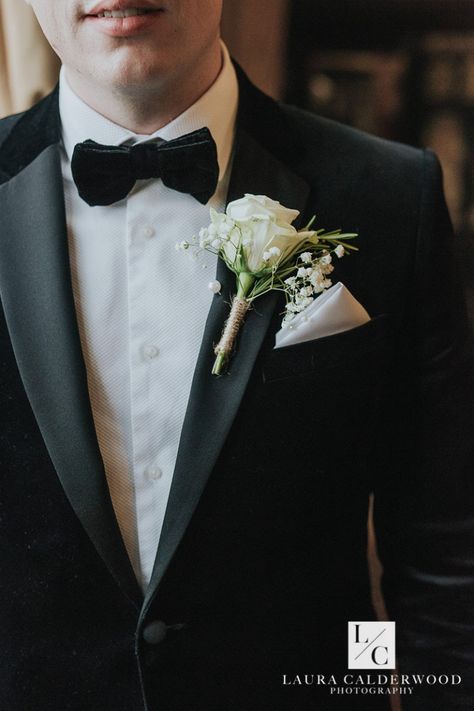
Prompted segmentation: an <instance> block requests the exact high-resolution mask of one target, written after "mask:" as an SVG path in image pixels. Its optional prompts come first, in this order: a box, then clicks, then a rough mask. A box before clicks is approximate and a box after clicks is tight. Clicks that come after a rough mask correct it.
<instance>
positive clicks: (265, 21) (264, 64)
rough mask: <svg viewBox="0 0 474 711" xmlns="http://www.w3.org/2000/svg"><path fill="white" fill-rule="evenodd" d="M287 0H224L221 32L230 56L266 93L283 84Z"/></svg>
mask: <svg viewBox="0 0 474 711" xmlns="http://www.w3.org/2000/svg"><path fill="white" fill-rule="evenodd" d="M289 9H290V3H289V0H259V1H258V2H255V0H224V14H223V18H222V35H223V38H224V40H225V42H226V43H227V46H228V47H229V50H230V52H231V54H232V56H233V57H234V58H235V59H236V60H237V61H238V62H239V63H240V64H241V65H242V67H243V69H244V70H245V71H246V72H247V74H248V75H249V76H250V78H251V79H252V81H253V82H254V83H255V84H256V85H257V86H258V87H259V88H260V89H263V91H265V92H266V93H267V94H270V95H271V96H275V97H280V96H281V95H282V93H283V90H284V85H285V68H286V47H287V38H288V16H289Z"/></svg>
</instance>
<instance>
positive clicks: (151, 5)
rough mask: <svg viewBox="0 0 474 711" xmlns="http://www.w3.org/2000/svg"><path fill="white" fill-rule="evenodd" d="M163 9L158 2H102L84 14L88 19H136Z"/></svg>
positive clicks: (131, 0) (133, 0) (115, 0)
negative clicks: (138, 16)
mask: <svg viewBox="0 0 474 711" xmlns="http://www.w3.org/2000/svg"><path fill="white" fill-rule="evenodd" d="M162 9H163V8H162V7H161V6H160V5H159V4H158V2H157V1H156V0H138V2H137V0H102V2H100V3H97V4H96V5H95V6H94V7H92V8H91V9H87V10H86V11H85V13H84V15H85V16H86V17H104V16H105V17H116V18H118V19H121V18H124V17H135V16H137V15H142V14H146V13H150V12H158V11H160V10H162Z"/></svg>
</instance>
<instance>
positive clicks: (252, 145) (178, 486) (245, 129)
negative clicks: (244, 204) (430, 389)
mask: <svg viewBox="0 0 474 711" xmlns="http://www.w3.org/2000/svg"><path fill="white" fill-rule="evenodd" d="M241 82H242V79H241ZM250 90H252V89H250ZM248 91H249V89H248V87H247V86H245V85H244V87H243V92H242V83H241V112H240V116H239V120H238V128H237V135H236V142H235V156H234V163H233V169H232V177H231V183H230V186H229V192H228V201H231V200H235V199H237V198H240V197H242V196H243V195H244V194H245V193H253V194H264V195H268V196H269V197H271V198H273V199H276V200H279V201H280V202H282V203H283V204H285V205H287V206H288V207H292V208H296V209H298V210H300V211H301V212H303V211H304V208H305V205H306V201H307V197H308V193H309V187H308V185H307V183H306V182H305V181H304V180H303V179H301V178H300V177H298V176H297V175H296V174H295V173H294V172H292V170H290V169H289V168H288V167H287V166H286V165H285V164H284V163H283V162H281V161H280V160H279V159H278V158H277V157H276V156H275V155H274V154H273V153H272V152H270V151H269V150H268V149H267V148H265V147H264V146H263V145H262V143H261V141H260V140H259V138H258V137H255V135H256V134H257V131H252V121H251V120H249V117H248V114H247V110H246V106H247V100H248ZM254 91H255V90H254ZM242 93H243V96H242ZM258 94H259V96H262V95H260V93H258ZM265 100H266V97H265ZM274 107H275V108H274ZM255 108H256V107H255V105H254V106H253V109H255ZM270 113H271V116H268V117H267V121H268V120H270V121H274V120H276V119H277V118H278V117H279V114H278V112H277V109H276V105H275V104H273V102H271V112H270ZM263 118H264V117H263V116H262V117H261V120H263ZM252 134H253V135H252ZM257 135H258V134H257ZM279 139H280V140H281V134H280V135H279ZM217 279H218V280H219V281H220V282H221V284H222V285H223V288H222V296H216V297H215V298H214V301H213V303H212V306H211V309H210V312H209V316H208V319H207V323H206V327H205V332H204V337H203V341H202V345H201V351H200V354H199V358H198V362H197V365H196V369H195V372H194V378H193V383H192V387H191V393H190V398H189V403H188V408H187V412H186V416H185V420H184V425H183V429H182V433H181V440H180V446H179V450H178V457H177V461H176V466H175V471H174V476H173V483H172V486H171V491H170V495H169V500H168V506H167V510H166V515H165V520H164V523H163V529H162V533H161V537H160V543H159V547H158V552H157V556H156V560H155V566H154V570H153V574H152V578H151V581H150V585H149V587H148V590H147V592H146V596H145V603H144V608H143V614H145V613H146V610H147V609H148V607H149V605H150V603H151V601H152V599H153V596H154V594H155V592H156V590H157V586H158V585H159V582H160V580H161V579H162V577H163V575H164V573H165V571H166V569H167V567H168V564H169V563H170V561H171V558H172V557H173V554H174V552H175V551H176V549H177V547H178V545H179V543H180V541H181V539H182V537H183V535H184V533H185V531H186V528H187V526H188V524H189V522H190V520H191V517H192V515H193V512H194V510H195V508H196V506H197V504H198V502H199V499H200V497H201V495H202V492H203V490H204V488H205V485H206V482H207V480H208V477H209V475H210V473H211V471H212V469H213V467H214V464H215V463H216V460H217V458H218V456H219V453H220V451H221V449H222V447H223V445H224V443H225V440H226V437H227V435H228V433H229V430H230V428H231V426H232V423H233V421H234V418H235V416H236V414H237V411H238V409H239V405H240V402H241V400H242V397H243V395H244V392H245V389H246V387H247V383H248V380H249V377H250V374H251V372H252V368H253V365H254V363H255V359H256V358H257V355H258V352H259V350H260V347H261V345H262V342H263V340H264V337H265V334H266V332H267V329H268V326H269V323H270V320H271V317H272V315H273V312H274V309H275V306H276V302H277V292H270V293H269V294H267V295H266V296H263V297H261V298H260V299H259V301H258V302H257V304H256V308H255V309H254V310H251V311H250V312H249V313H248V315H247V317H246V321H245V323H244V326H243V328H242V329H241V333H240V335H239V339H238V346H237V352H236V353H235V355H234V357H233V359H232V361H231V363H230V367H229V371H228V372H227V373H226V374H225V375H223V376H221V377H215V376H212V375H211V369H212V364H213V359H214V354H213V344H215V343H217V342H218V340H219V337H220V334H221V331H222V328H223V325H224V322H225V319H226V318H227V316H228V313H229V302H230V298H231V295H232V294H233V293H235V277H234V275H233V274H231V273H230V272H229V271H228V270H227V268H226V267H225V265H224V264H223V262H221V261H219V264H218V270H217Z"/></svg>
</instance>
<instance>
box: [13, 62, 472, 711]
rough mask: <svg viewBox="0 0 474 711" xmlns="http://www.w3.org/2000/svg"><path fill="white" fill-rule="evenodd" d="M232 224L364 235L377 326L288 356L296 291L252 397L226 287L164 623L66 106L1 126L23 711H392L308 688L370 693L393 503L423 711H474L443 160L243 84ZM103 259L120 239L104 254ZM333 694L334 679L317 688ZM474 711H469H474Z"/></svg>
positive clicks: (196, 389)
mask: <svg viewBox="0 0 474 711" xmlns="http://www.w3.org/2000/svg"><path fill="white" fill-rule="evenodd" d="M240 91H241V98H240V110H239V116H238V127H237V136H236V146H235V162H234V166H233V171H232V178H231V185H230V189H229V196H228V197H229V200H230V199H235V198H237V197H241V196H242V195H243V194H244V193H245V192H251V193H257V194H266V195H268V196H270V197H272V198H274V199H277V200H280V201H281V202H282V203H283V204H285V205H287V206H289V207H292V208H298V209H299V210H301V213H302V215H301V221H300V225H301V226H302V225H303V224H304V223H305V222H306V221H307V220H308V219H309V218H310V217H311V216H312V215H313V214H316V215H317V223H318V226H323V227H325V228H328V229H329V228H337V227H341V228H343V229H345V230H351V231H352V230H356V231H358V232H359V234H360V237H359V239H358V246H359V249H360V251H359V252H358V253H357V254H354V255H351V256H350V257H346V258H344V259H343V260H341V261H340V262H338V264H337V271H336V272H335V274H334V277H335V280H337V279H339V280H341V281H343V282H344V283H345V284H346V286H347V287H348V288H349V289H350V290H351V292H352V293H353V294H354V295H355V297H356V298H357V299H358V300H359V301H360V302H361V303H362V304H363V305H364V306H365V307H366V309H367V310H368V311H369V313H370V314H371V316H372V320H371V321H370V322H369V323H368V324H367V325H365V326H362V327H359V328H356V329H353V330H350V331H348V332H346V333H342V334H339V335H335V336H330V337H327V338H322V339H319V340H315V341H312V342H307V343H303V344H300V345H294V346H289V347H287V348H282V349H280V350H273V344H274V335H275V331H276V330H277V329H278V328H279V323H280V320H281V306H282V304H281V302H280V296H279V295H278V294H277V293H276V292H272V293H270V294H268V295H267V296H265V297H263V298H262V299H261V300H259V302H257V304H256V306H255V309H254V310H253V311H251V312H250V313H249V314H248V317H247V319H246V323H245V326H244V328H243V330H242V332H241V335H240V338H239V344H238V349H237V352H236V354H235V356H234V358H233V360H232V363H231V367H230V370H229V372H228V374H226V375H225V376H223V377H220V378H215V377H213V376H211V367H212V360H213V353H212V345H213V343H214V342H216V341H217V340H218V337H219V334H220V330H221V328H222V324H223V322H224V319H225V317H226V314H227V309H228V307H227V305H226V301H227V300H228V299H227V297H228V296H229V295H230V293H231V292H232V290H233V277H232V276H231V275H229V274H228V273H226V271H225V268H224V267H223V266H222V265H220V266H219V270H218V275H217V278H218V279H219V280H220V281H221V282H222V284H223V285H224V290H223V293H224V298H223V297H219V296H216V297H215V299H214V302H213V304H212V308H211V310H210V313H209V317H208V320H207V325H206V329H205V333H204V336H203V341H202V349H201V353H200V355H199V359H198V362H197V364H196V370H195V375H194V381H193V385H192V391H191V396H190V400H189V404H188V409H187V413H186V418H185V422H184V427H183V431H182V436H181V442H180V447H179V453H178V459H177V463H176V469H175V473H174V479H173V485H172V489H171V494H170V499H169V505H168V508H167V512H166V518H165V523H164V528H163V533H162V536H161V540H160V544H159V549H158V554H157V558H156V563H155V567H154V572H153V577H152V581H151V584H150V586H149V589H148V591H147V593H146V595H145V596H144V598H143V595H142V594H141V592H140V590H139V588H138V586H137V583H136V580H135V579H134V576H133V572H132V569H131V566H130V563H129V561H128V558H127V555H126V552H125V548H124V545H123V542H122V540H121V537H120V533H119V529H118V526H117V522H116V520H115V517H114V513H113V509H112V505H111V500H110V496H109V493H108V489H107V484H106V479H105V476H104V469H103V463H102V461H101V456H100V452H99V448H98V444H97V439H96V435H95V431H94V426H93V421H92V417H91V409H90V404H89V399H88V391H87V383H86V372H85V367H84V362H83V359H82V354H81V348H80V342H79V337H78V330H77V324H76V319H75V312H74V304H73V298H72V292H71V283H70V274H69V262H68V251H67V240H66V218H65V210H64V203H63V191H62V181H61V170H60V152H59V144H60V129H59V120H58V105H57V93H53V94H52V95H51V96H49V97H47V98H46V99H45V100H43V101H42V102H41V103H39V104H38V105H37V106H35V107H34V108H33V109H31V110H30V111H28V112H26V113H23V114H20V115H18V116H13V117H9V118H7V119H4V120H3V121H2V122H0V146H1V147H0V183H1V186H0V219H1V226H0V232H1V240H0V294H1V303H2V307H3V309H2V314H3V315H2V322H1V324H0V339H1V376H0V377H1V383H0V397H1V408H0V417H1V455H0V456H1V496H0V507H1V508H0V531H1V578H0V585H1V589H0V668H1V671H0V675H1V680H0V708H1V709H5V711H7V710H8V711H66V710H70V711H106V710H107V711H108V710H109V709H110V711H144V710H145V709H146V710H147V711H182V710H183V711H184V710H186V711H187V710H189V711H223V709H226V710H228V711H262V710H263V709H269V710H270V709H271V711H279V710H287V711H305V710H306V709H318V710H319V709H339V708H348V709H352V710H354V709H361V710H363V711H368V709H372V708H374V709H375V708H376V709H383V708H386V707H387V703H388V701H387V696H383V695H377V696H365V697H360V696H355V695H352V696H346V697H343V696H341V695H340V696H335V695H331V694H330V693H329V689H328V688H327V687H324V686H322V685H321V684H319V685H317V684H316V681H315V682H314V684H313V685H310V684H308V685H306V686H295V685H288V684H284V683H283V675H286V679H287V680H288V679H290V680H291V679H294V677H295V675H300V677H303V675H305V674H306V675H312V674H314V675H317V674H326V675H330V674H334V675H339V676H340V675H342V674H343V673H344V672H346V673H347V663H346V659H347V657H346V645H347V640H346V627H347V621H349V620H371V619H373V611H372V607H371V603H370V595H369V583H368V575H367V566H366V538H367V536H366V522H367V509H368V501H369V495H370V493H371V492H373V493H374V495H375V521H376V529H377V535H378V541H379V549H380V555H381V557H382V560H383V563H384V567H385V578H384V579H385V595H386V600H387V604H388V608H389V614H390V618H391V619H392V620H395V621H396V622H397V641H398V657H399V662H400V665H401V669H402V671H403V672H406V673H411V672H414V673H419V674H421V673H428V672H430V673H436V674H439V673H446V674H447V673H458V674H461V675H462V677H463V682H462V684H461V685H458V686H456V687H449V686H447V687H440V686H435V687H429V686H425V687H423V688H421V689H417V690H415V692H414V693H413V694H412V695H410V696H405V697H403V698H404V703H405V708H406V709H410V710H411V709H416V710H417V711H421V710H422V709H423V710H424V709H426V710H428V709H429V711H432V709H433V708H434V704H435V701H434V699H436V703H437V705H438V706H439V707H440V708H442V709H443V711H450V710H451V709H458V708H468V707H471V706H472V703H474V696H472V695H471V694H472V687H471V689H470V688H469V684H468V679H467V676H468V674H469V672H470V670H471V667H472V662H473V660H474V651H473V647H474V639H473V615H472V606H473V603H474V595H473V592H474V582H473V564H472V559H471V558H470V556H471V555H472V553H473V547H472V532H473V528H474V524H473V509H472V487H470V485H469V482H470V479H471V475H472V463H473V433H474V427H473V425H474V417H473V402H474V397H473V380H472V351H471V345H470V341H469V334H468V328H467V325H466V318H465V312H464V306H463V299H462V296H461V293H460V290H459V286H458V282H457V279H456V275H455V273H454V270H453V264H452V259H451V240H452V233H451V229H450V224H449V219H448V216H447V211H446V208H445V204H444V201H443V197H442V190H441V176H440V171H439V168H438V165H437V162H436V160H435V158H434V157H433V156H432V155H431V154H429V153H423V152H421V151H417V150H414V149H412V148H408V147H405V146H401V145H394V144H391V143H388V142H385V141H382V140H378V139H376V138H373V137H369V136H367V135H364V134H362V133H359V132H356V131H354V130H352V129H349V128H347V127H344V126H341V125H338V124H335V123H332V122H329V121H325V120H322V119H320V118H317V117H315V116H312V115H309V114H306V113H304V112H302V111H300V110H297V109H294V108H290V107H286V106H280V105H277V104H276V103H274V102H273V101H272V100H270V99H268V98H267V97H265V96H264V95H263V94H261V93H260V92H258V91H257V90H256V89H255V88H254V87H252V86H251V85H250V84H249V83H248V82H247V80H246V79H245V77H243V76H240ZM97 239H100V235H97ZM307 681H308V682H310V681H311V677H308V678H307ZM463 704H465V705H463Z"/></svg>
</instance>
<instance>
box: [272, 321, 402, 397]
mask: <svg viewBox="0 0 474 711" xmlns="http://www.w3.org/2000/svg"><path fill="white" fill-rule="evenodd" d="M390 334H391V328H390V318H389V316H388V314H381V315H379V316H375V317H374V318H372V319H371V320H370V321H368V322H367V323H365V324H363V325H362V326H358V327H357V328H352V329H350V330H348V331H344V332H342V333H337V334H335V335H333V336H326V337H324V338H317V339H315V340H313V341H305V342H304V343H298V344H295V345H292V346H285V347H283V348H277V349H274V350H271V351H270V352H268V353H267V354H266V356H264V358H263V359H262V365H261V368H262V377H263V382H264V383H272V382H276V381H282V380H287V379H289V378H298V377H302V376H311V374H321V373H322V372H325V373H326V374H329V372H330V371H331V370H333V369H340V368H346V369H350V370H352V369H353V368H354V366H357V364H360V362H361V361H362V362H363V361H364V360H365V361H370V363H371V364H372V366H373V365H374V363H375V362H376V361H377V356H378V355H379V356H380V357H383V352H384V350H386V348H387V346H388V344H389V336H390Z"/></svg>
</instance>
